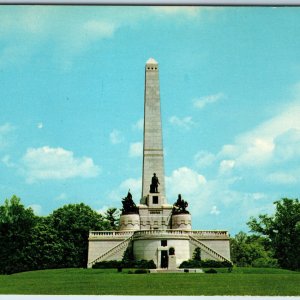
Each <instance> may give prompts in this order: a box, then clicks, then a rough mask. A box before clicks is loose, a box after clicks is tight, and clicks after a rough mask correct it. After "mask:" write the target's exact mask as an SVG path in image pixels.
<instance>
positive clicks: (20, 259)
mask: <svg viewBox="0 0 300 300" xmlns="http://www.w3.org/2000/svg"><path fill="white" fill-rule="evenodd" d="M37 223H38V218H37V217H35V215H34V213H33V210H32V209H31V208H27V209H26V208H25V207H24V206H23V205H22V204H21V202H20V199H19V198H17V197H16V196H13V197H12V198H11V199H10V201H9V200H5V203H4V205H3V206H0V273H14V272H18V271H26V270H30V269H31V265H30V261H28V257H29V256H30V255H31V249H30V247H29V245H30V244H31V243H33V242H34V238H33V236H32V230H33V229H34V228H35V227H36V225H37Z"/></svg>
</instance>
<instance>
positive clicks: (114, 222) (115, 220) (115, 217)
mask: <svg viewBox="0 0 300 300" xmlns="http://www.w3.org/2000/svg"><path fill="white" fill-rule="evenodd" d="M119 217H120V213H119V210H118V209H117V208H109V209H108V210H107V211H106V212H105V214H104V218H105V219H106V220H107V221H108V222H109V224H110V229H111V230H117V229H118V227H119Z"/></svg>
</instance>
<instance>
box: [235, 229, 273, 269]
mask: <svg viewBox="0 0 300 300" xmlns="http://www.w3.org/2000/svg"><path fill="white" fill-rule="evenodd" d="M230 253H231V260H232V262H233V263H234V264H235V265H236V266H238V267H249V266H253V267H277V266H278V263H277V260H276V259H275V258H273V255H274V253H273V250H272V248H271V245H270V243H269V241H268V239H266V238H264V237H261V236H257V235H247V234H246V233H244V232H239V233H238V234H237V235H236V236H235V237H234V238H232V239H231V240H230Z"/></svg>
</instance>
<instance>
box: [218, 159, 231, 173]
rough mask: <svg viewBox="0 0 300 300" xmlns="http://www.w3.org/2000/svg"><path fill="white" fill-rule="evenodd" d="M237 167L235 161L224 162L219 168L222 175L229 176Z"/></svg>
mask: <svg viewBox="0 0 300 300" xmlns="http://www.w3.org/2000/svg"><path fill="white" fill-rule="evenodd" d="M234 166H235V161H234V160H222V161H221V163H220V167H219V172H220V174H228V173H229V172H230V171H231V170H232V169H233V168H234Z"/></svg>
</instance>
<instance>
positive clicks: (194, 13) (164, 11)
mask: <svg viewBox="0 0 300 300" xmlns="http://www.w3.org/2000/svg"><path fill="white" fill-rule="evenodd" d="M150 9H151V11H152V12H154V13H155V14H156V15H158V16H161V17H168V16H176V17H179V16H180V17H187V18H189V19H191V18H195V17H198V16H199V14H200V13H203V12H207V11H210V10H214V8H213V7H197V6H191V7H183V6H156V7H151V8H150Z"/></svg>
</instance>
